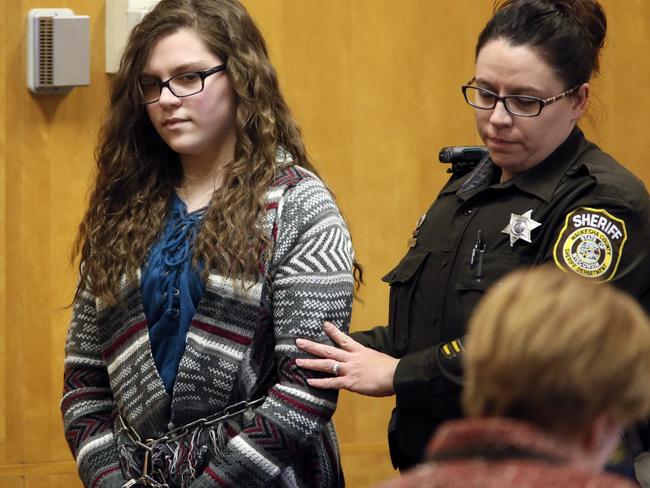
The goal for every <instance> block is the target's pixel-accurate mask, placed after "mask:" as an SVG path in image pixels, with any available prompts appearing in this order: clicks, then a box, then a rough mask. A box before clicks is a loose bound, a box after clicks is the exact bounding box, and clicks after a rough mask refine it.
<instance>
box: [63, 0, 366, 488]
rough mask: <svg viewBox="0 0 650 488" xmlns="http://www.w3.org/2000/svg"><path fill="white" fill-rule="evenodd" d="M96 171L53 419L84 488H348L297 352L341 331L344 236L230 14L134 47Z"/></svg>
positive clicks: (171, 5)
mask: <svg viewBox="0 0 650 488" xmlns="http://www.w3.org/2000/svg"><path fill="white" fill-rule="evenodd" d="M97 162H98V171H97V177H96V181H95V186H94V189H93V191H92V194H91V197H90V202H89V206H88V210H87V212H86V215H85V217H84V219H83V221H82V223H81V226H80V230H79V235H78V238H77V246H76V250H77V253H78V254H79V257H80V263H81V264H80V280H79V285H78V289H77V293H76V297H75V298H76V299H75V304H74V311H73V317H72V321H71V325H70V331H69V335H68V340H67V345H66V360H65V391H64V397H63V400H62V411H63V417H64V423H65V431H66V435H67V439H68V442H69V445H70V448H71V450H72V452H73V455H74V456H75V459H76V461H77V465H78V469H79V474H80V477H81V479H82V480H83V482H84V484H85V486H87V487H122V486H169V487H188V486H191V487H196V488H198V487H212V486H247V487H253V486H265V487H269V486H286V487H314V486H319V487H336V486H341V485H342V484H343V478H342V474H341V467H340V462H339V454H338V448H337V443H336V437H335V432H334V428H333V425H332V423H331V416H332V414H333V412H334V409H335V406H336V399H337V396H336V394H333V392H327V391H324V390H319V389H315V388H313V387H311V386H310V385H309V384H308V383H307V380H308V379H309V378H311V377H313V376H314V375H313V374H312V373H309V372H306V371H304V370H302V369H300V368H298V367H297V366H296V364H295V358H296V356H297V354H298V350H297V348H296V346H295V338H296V337H298V336H300V337H303V336H307V337H310V338H312V339H313V340H315V341H327V339H326V336H325V335H324V334H323V332H322V328H321V323H322V321H323V320H331V321H333V322H334V323H335V324H336V325H337V327H339V328H341V329H342V330H347V328H348V324H349V319H350V312H351V303H352V296H353V288H354V279H353V268H354V266H355V265H354V264H353V256H352V247H351V242H350V237H349V234H348V231H347V228H346V226H345V223H344V221H343V219H342V218H341V215H340V214H339V212H338V210H337V207H336V205H335V203H334V201H333V199H332V196H331V194H330V193H329V192H328V190H327V188H326V187H325V186H324V185H323V183H322V182H321V181H320V180H319V179H318V177H317V176H316V175H315V171H314V169H313V167H312V166H311V164H310V163H309V159H308V157H307V155H306V153H305V149H304V146H303V143H302V140H301V136H300V132H299V130H298V128H297V126H296V123H295V121H294V120H293V118H292V117H291V115H290V113H289V110H288V108H287V106H286V104H285V102H284V99H283V97H282V95H281V93H280V90H279V88H278V82H277V78H276V75H275V71H274V69H273V67H272V66H271V64H270V62H269V59H268V56H267V50H266V47H265V43H264V40H263V38H262V36H261V34H260V32H259V30H258V29H257V27H256V26H255V24H254V23H253V21H252V20H251V18H250V16H249V15H248V13H247V12H246V10H245V9H244V7H243V6H242V5H241V4H240V3H239V2H238V1H237V0H162V1H161V2H160V3H159V4H158V5H157V6H156V8H155V9H154V10H153V11H152V12H151V13H149V14H148V15H147V16H146V17H145V18H144V19H143V21H142V22H141V23H140V24H139V25H138V26H137V27H136V28H135V29H134V31H133V33H132V34H131V37H130V39H129V42H128V45H127V47H126V50H125V53H124V55H123V58H122V62H121V66H120V69H119V72H118V73H117V74H116V75H115V78H114V80H113V83H112V88H111V98H110V107H109V109H108V115H107V119H106V123H105V125H104V128H103V131H102V133H101V137H100V141H99V146H98V151H97Z"/></svg>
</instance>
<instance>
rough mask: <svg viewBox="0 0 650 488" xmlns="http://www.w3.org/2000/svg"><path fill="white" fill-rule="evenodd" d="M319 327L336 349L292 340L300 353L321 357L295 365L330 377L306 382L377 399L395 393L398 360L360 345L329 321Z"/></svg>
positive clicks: (299, 361) (298, 362)
mask: <svg viewBox="0 0 650 488" xmlns="http://www.w3.org/2000/svg"><path fill="white" fill-rule="evenodd" d="M323 328H324V329H325V332H326V333H327V335H328V336H330V338H331V339H332V341H334V343H335V344H337V345H338V346H339V347H338V348H337V347H333V346H328V345H325V344H319V343H317V342H313V341H309V340H307V339H297V340H296V345H297V346H298V347H299V348H300V349H301V350H303V351H305V352H307V353H310V354H313V355H314V356H318V357H319V358H321V359H296V364H297V365H298V366H300V367H302V368H305V369H311V370H313V371H322V372H325V373H331V374H333V375H334V376H332V377H330V378H309V379H308V380H307V382H308V383H309V384H310V385H311V386H315V387H317V388H325V389H334V390H340V389H345V390H348V391H352V392H355V393H360V394H361V395H368V396H377V397H379V396H390V395H394V394H395V390H394V389H393V376H394V375H395V368H397V363H398V362H399V359H395V358H393V357H391V356H388V355H387V354H383V353H381V352H378V351H375V350H374V349H370V348H369V347H365V346H362V345H361V344H359V343H358V342H357V341H355V340H354V339H352V338H351V337H350V336H348V335H346V334H344V333H343V332H341V331H340V330H338V329H337V328H336V327H335V326H334V325H333V324H331V323H329V322H325V323H324V324H323Z"/></svg>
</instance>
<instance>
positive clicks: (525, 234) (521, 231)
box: [501, 210, 542, 247]
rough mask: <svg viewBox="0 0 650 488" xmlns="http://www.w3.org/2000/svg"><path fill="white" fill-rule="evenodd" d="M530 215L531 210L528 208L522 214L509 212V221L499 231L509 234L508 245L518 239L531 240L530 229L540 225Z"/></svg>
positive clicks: (512, 244) (531, 213)
mask: <svg viewBox="0 0 650 488" xmlns="http://www.w3.org/2000/svg"><path fill="white" fill-rule="evenodd" d="M532 215H533V211H532V210H529V211H528V212H526V213H524V214H523V215H517V214H513V213H511V214H510V223H509V224H508V225H506V226H505V227H504V228H503V230H502V231H501V232H502V233H503V234H508V235H509V236H510V247H512V246H514V244H515V242H517V240H518V239H523V240H524V241H526V242H532V241H531V240H530V231H531V230H533V229H536V228H537V227H539V226H540V225H542V224H541V223H539V222H535V221H534V220H533V219H532V218H531V217H532Z"/></svg>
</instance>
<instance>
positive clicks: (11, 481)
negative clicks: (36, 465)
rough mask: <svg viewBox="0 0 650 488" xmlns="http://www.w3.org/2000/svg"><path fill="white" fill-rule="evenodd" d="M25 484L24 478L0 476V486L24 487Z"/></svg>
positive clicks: (9, 487) (6, 487)
mask: <svg viewBox="0 0 650 488" xmlns="http://www.w3.org/2000/svg"><path fill="white" fill-rule="evenodd" d="M24 486H25V480H24V479H23V478H17V477H11V478H0V488H24Z"/></svg>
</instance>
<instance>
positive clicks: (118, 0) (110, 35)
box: [106, 0, 160, 73]
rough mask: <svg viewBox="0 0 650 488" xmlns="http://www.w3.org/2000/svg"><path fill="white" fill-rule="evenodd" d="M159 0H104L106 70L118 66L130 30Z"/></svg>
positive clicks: (112, 69)
mask: <svg viewBox="0 0 650 488" xmlns="http://www.w3.org/2000/svg"><path fill="white" fill-rule="evenodd" d="M159 1H160V0H106V72H107V73H115V72H116V71H117V70H118V68H119V66H120V59H121V57H122V52H123V51H124V46H125V45H126V42H127V40H128V38H129V35H130V34H131V30H132V29H133V28H134V27H135V26H136V25H138V23H139V22H140V21H141V20H142V18H143V17H144V16H145V15H146V14H147V12H149V11H150V10H151V9H152V8H154V7H155V6H156V4H157V3H158V2H159Z"/></svg>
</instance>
